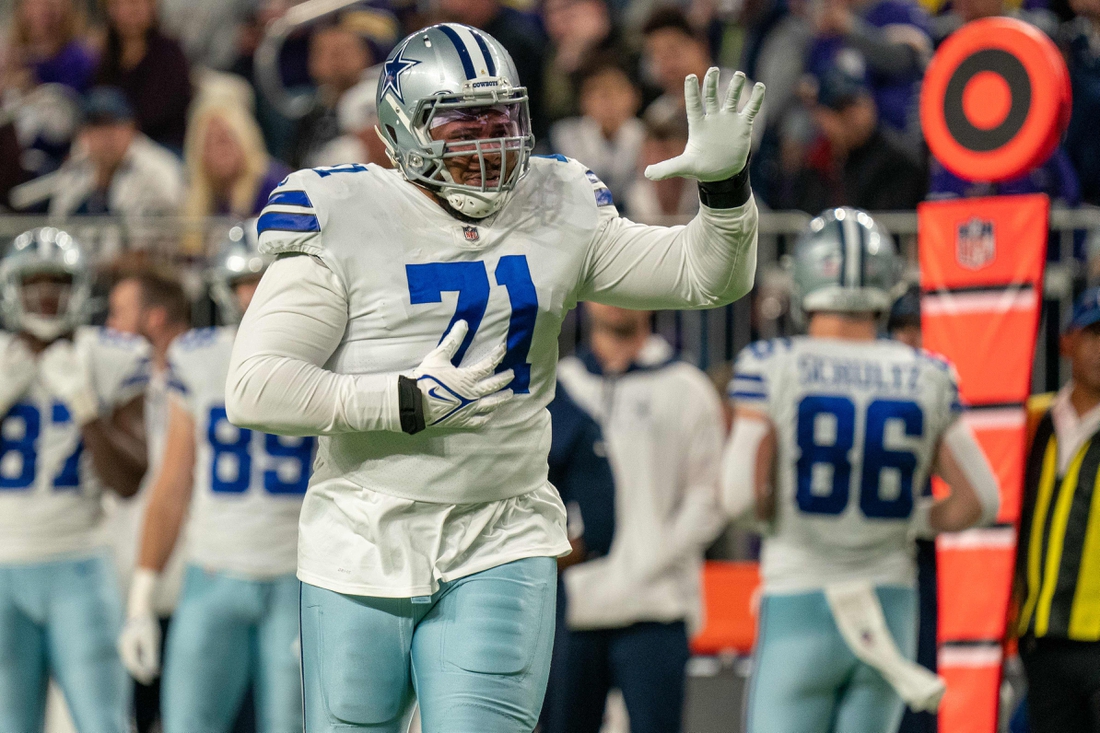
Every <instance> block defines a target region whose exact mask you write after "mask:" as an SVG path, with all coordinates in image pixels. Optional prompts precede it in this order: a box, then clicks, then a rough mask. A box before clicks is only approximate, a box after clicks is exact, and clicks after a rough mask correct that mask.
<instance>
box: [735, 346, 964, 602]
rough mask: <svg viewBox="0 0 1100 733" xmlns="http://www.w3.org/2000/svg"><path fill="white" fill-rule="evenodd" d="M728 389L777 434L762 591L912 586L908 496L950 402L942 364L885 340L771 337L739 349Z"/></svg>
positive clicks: (951, 415) (947, 371)
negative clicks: (862, 583) (863, 584)
mask: <svg viewBox="0 0 1100 733" xmlns="http://www.w3.org/2000/svg"><path fill="white" fill-rule="evenodd" d="M730 396H731V398H732V399H733V400H734V401H735V402H736V403H737V404H738V406H743V407H746V408H750V409H758V410H760V411H762V412H764V413H766V414H767V415H768V417H769V418H770V419H771V421H772V423H773V425H774V426H775V431H776V443H777V454H776V464H775V465H776V472H775V478H774V481H775V486H774V491H775V493H776V514H775V524H774V528H773V530H774V531H773V534H772V535H770V536H769V537H767V538H766V540H765V542H764V548H763V552H762V557H761V569H762V573H763V576H764V583H765V589H766V590H767V591H768V592H801V591H806V590H816V589H820V588H823V587H824V586H825V585H827V584H829V583H833V582H839V581H844V580H854V579H860V580H869V581H871V582H873V583H876V584H887V585H897V584H901V585H910V584H912V583H913V582H914V573H915V570H914V564H913V559H912V550H911V543H910V541H909V537H908V530H909V518H910V516H911V514H912V512H913V504H914V500H915V498H916V497H919V496H920V495H921V493H922V490H923V488H924V486H925V485H926V483H927V481H928V477H929V473H930V471H931V469H932V466H933V463H934V461H935V456H936V451H937V449H938V446H939V442H940V437H941V436H942V435H943V433H944V431H945V430H946V429H947V428H948V427H949V426H950V425H951V423H952V422H954V420H955V419H956V418H957V417H958V415H959V413H960V410H961V408H960V406H959V401H958V388H957V385H956V382H955V378H954V370H953V369H952V368H951V366H950V365H949V364H947V363H946V362H944V361H942V360H940V359H938V358H935V357H933V356H931V355H929V354H927V353H925V352H922V351H919V350H915V349H912V348H910V347H908V346H906V345H904V344H902V343H899V342H896V341H885V340H880V341H867V342H860V341H848V340H836V339H814V338H808V337H799V338H794V339H775V340H772V341H761V342H757V343H755V344H752V345H750V346H748V347H747V348H746V349H744V350H743V351H742V352H741V354H740V355H739V356H738V359H737V364H736V370H735V375H734V379H733V382H732V384H731V386H730ZM744 460H751V458H749V457H745V459H744Z"/></svg>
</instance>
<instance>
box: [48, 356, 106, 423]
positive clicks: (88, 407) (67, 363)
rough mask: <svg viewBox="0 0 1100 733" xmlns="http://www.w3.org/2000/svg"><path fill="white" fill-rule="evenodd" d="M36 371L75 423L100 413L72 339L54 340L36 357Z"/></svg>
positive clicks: (87, 370)
mask: <svg viewBox="0 0 1100 733" xmlns="http://www.w3.org/2000/svg"><path fill="white" fill-rule="evenodd" d="M38 373H39V376H40V377H41V378H42V384H43V385H45V387H46V390H47V391H49V393H50V394H51V395H53V396H54V397H56V398H57V399H58V400H60V401H61V402H62V403H64V404H65V405H66V406H67V407H68V408H69V413H70V414H71V415H72V416H73V420H74V421H75V422H76V424H77V425H84V424H85V423H89V422H91V421H92V420H95V419H96V418H97V417H98V416H99V399H98V398H97V397H96V393H95V389H93V388H92V374H91V369H90V365H89V364H88V363H87V360H85V359H82V358H81V356H80V354H79V353H77V350H76V347H75V346H73V344H72V342H71V341H67V340H64V339H59V340H57V341H54V342H53V343H52V344H50V345H49V346H48V347H46V350H45V351H43V352H42V355H41V356H40V357H39V359H38Z"/></svg>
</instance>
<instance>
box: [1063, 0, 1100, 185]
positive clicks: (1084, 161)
mask: <svg viewBox="0 0 1100 733" xmlns="http://www.w3.org/2000/svg"><path fill="white" fill-rule="evenodd" d="M1070 7H1072V8H1073V10H1074V12H1076V13H1077V17H1076V18H1074V19H1073V20H1072V21H1071V22H1069V23H1068V24H1066V26H1065V27H1064V28H1063V33H1062V40H1063V44H1062V45H1063V48H1064V51H1065V56H1066V62H1067V64H1068V65H1069V78H1070V82H1071V83H1072V85H1073V115H1072V117H1070V121H1069V130H1067V131H1066V138H1065V142H1064V143H1063V144H1064V145H1065V149H1066V152H1067V153H1068V154H1069V158H1070V160H1071V161H1072V162H1073V165H1074V167H1075V168H1076V170H1077V175H1078V178H1079V180H1080V184H1081V198H1082V200H1084V201H1086V202H1088V203H1090V204H1100V135H1097V134H1096V121H1097V120H1098V119H1100V0H1070Z"/></svg>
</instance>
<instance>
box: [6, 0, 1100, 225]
mask: <svg viewBox="0 0 1100 733" xmlns="http://www.w3.org/2000/svg"><path fill="white" fill-rule="evenodd" d="M295 4H296V3H295V2H294V1H293V0H0V23H2V24H3V25H4V26H5V27H6V30H5V31H4V32H3V34H2V40H0V202H2V204H0V206H4V205H6V207H7V208H8V209H9V210H15V211H26V212H43V213H44V212H49V213H51V214H59V215H74V214H112V215H120V216H140V215H148V214H165V213H168V214H178V213H182V214H186V215H191V216H204V215H212V214H221V215H232V216H237V217H247V216H250V215H253V214H256V213H258V212H259V210H260V208H261V207H262V206H263V204H264V202H265V201H266V197H267V194H268V193H269V192H270V190H271V189H272V188H273V187H274V185H276V184H277V183H278V182H279V181H280V180H281V179H282V177H283V176H284V175H286V173H287V172H288V171H289V170H291V169H295V168H302V167H316V166H322V165H335V164H344V163H367V162H374V163H379V164H382V165H386V164H387V161H386V155H385V149H384V147H383V145H382V144H381V142H380V140H379V139H378V138H377V136H376V135H375V134H374V130H373V127H374V123H375V109H374V97H375V86H376V82H377V78H378V67H379V64H380V63H381V62H382V61H383V60H384V59H385V57H386V54H387V53H388V52H389V51H390V50H391V49H392V47H393V45H394V44H395V43H396V42H397V41H398V40H399V39H400V38H401V37H402V36H403V35H404V34H405V33H406V32H409V31H411V30H414V29H416V28H418V27H422V26H423V25H425V24H428V23H431V22H435V21H442V20H447V21H458V22H462V23H467V24H470V25H473V26H476V27H479V28H482V29H484V30H486V31H487V32H489V33H490V34H492V35H494V36H495V37H497V38H498V39H499V40H500V41H501V42H502V43H503V44H504V46H505V47H506V48H508V50H509V51H510V52H511V54H512V56H513V58H514V59H515V60H516V64H517V66H518V69H519V73H520V77H521V78H522V79H523V81H524V83H525V84H526V86H527V88H528V89H529V92H530V105H531V111H532V117H533V123H534V128H535V134H536V137H537V140H538V147H539V152H542V153H560V154H564V155H567V156H571V157H575V158H578V159H580V160H581V161H583V162H585V163H586V164H587V165H588V166H590V167H591V168H592V169H593V170H594V171H595V172H596V174H597V175H599V176H600V177H601V178H602V179H603V180H604V181H605V182H606V183H607V185H608V187H609V188H610V190H611V192H612V194H613V196H614V198H615V200H616V202H617V203H618V204H619V207H620V209H621V210H622V211H623V212H624V213H625V214H626V215H628V216H630V217H632V218H634V219H637V220H641V221H647V222H658V221H662V220H665V219H667V218H669V217H677V216H684V215H690V214H692V213H693V209H694V208H695V207H697V206H698V197H697V196H696V195H695V192H694V185H693V184H692V183H691V182H688V181H683V180H680V179H673V180H669V181H662V182H659V183H654V182H650V181H648V180H646V179H645V178H644V177H642V176H641V175H640V173H639V172H640V170H642V169H644V167H645V166H646V165H647V164H649V163H652V162H655V161H657V160H661V159H664V158H666V157H669V156H671V155H674V154H677V153H679V152H680V151H681V150H682V149H683V146H684V143H685V140H686V136H687V127H686V119H685V116H684V114H683V80H684V77H685V76H686V75H688V74H697V75H699V76H700V77H701V76H702V75H703V73H704V72H705V70H706V69H707V67H708V66H711V65H717V66H719V67H720V68H721V69H722V70H723V77H725V78H728V77H729V76H730V75H732V73H733V71H734V70H738V69H740V70H743V71H744V72H745V73H746V74H747V75H748V76H749V78H750V79H752V80H755V81H762V82H764V83H765V84H766V85H767V87H768V98H767V102H766V105H765V109H764V113H763V115H764V120H763V123H764V124H758V125H757V127H758V129H759V133H758V139H757V140H756V143H755V145H756V147H755V150H754V153H753V158H752V163H751V165H752V167H753V185H754V188H755V190H756V194H757V198H758V201H759V202H760V203H761V204H763V205H765V206H767V207H769V208H772V209H801V210H803V211H806V212H811V213H816V212H818V211H820V210H822V209H823V208H826V207H830V206H839V205H851V206H857V207H861V208H865V209H870V210H891V209H910V208H912V207H914V206H915V205H916V203H917V202H918V201H921V200H923V199H925V198H928V197H933V198H935V197H949V196H968V195H980V194H987V193H1023V192H1037V191H1041V192H1045V193H1047V194H1049V195H1051V196H1052V198H1054V199H1055V200H1056V201H1060V202H1061V203H1064V204H1066V205H1070V206H1073V205H1076V204H1078V203H1079V202H1082V201H1083V202H1088V203H1100V136H1098V135H1096V134H1094V132H1090V131H1091V130H1093V129H1094V128H1093V127H1092V123H1093V121H1094V120H1096V119H1097V117H1098V113H1100V0H678V1H677V0H516V1H515V2H501V0H374V1H373V2H370V3H362V4H357V5H352V6H350V7H348V8H346V9H345V10H343V11H342V12H340V13H337V14H333V15H330V16H327V17H326V18H325V19H323V20H322V22H320V23H317V24H313V25H311V26H310V27H308V28H306V29H303V30H301V31H292V32H291V33H290V34H289V35H288V37H287V39H286V41H285V43H284V44H283V45H282V47H281V49H280V50H279V53H278V54H276V55H275V56H273V57H272V58H273V59H274V61H272V62H270V63H268V64H267V66H268V67H271V68H264V64H263V63H262V62H261V61H260V57H261V56H262V54H258V53H257V50H258V49H259V48H260V46H261V44H262V42H263V39H264V37H265V34H266V31H268V30H269V29H270V28H271V26H272V24H275V23H278V22H279V21H280V19H285V18H286V17H287V15H286V14H287V12H288V10H289V9H290V8H291V7H292V6H293V5H295ZM996 15H1009V16H1013V17H1016V18H1020V19H1023V20H1025V21H1027V22H1030V23H1033V24H1034V25H1035V26H1037V27H1038V28H1040V29H1042V30H1043V31H1044V32H1045V33H1047V34H1049V35H1050V36H1051V37H1052V38H1054V39H1055V40H1056V41H1057V42H1058V43H1059V44H1060V46H1061V48H1062V49H1063V50H1064V53H1065V58H1066V60H1067V62H1068V64H1069V68H1070V74H1071V79H1072V84H1073V115H1072V121H1071V123H1070V128H1069V133H1068V134H1067V135H1066V137H1065V140H1064V141H1063V144H1062V146H1061V147H1059V148H1058V149H1057V150H1056V151H1055V152H1054V154H1053V155H1052V156H1051V158H1050V159H1049V160H1047V161H1046V162H1044V163H1043V164H1042V165H1040V166H1038V167H1037V168H1036V169H1035V170H1033V171H1031V172H1030V173H1028V174H1027V175H1025V176H1023V177H1021V178H1020V179H1017V180H1014V181H1009V182H1007V183H1002V184H997V185H993V184H989V183H987V182H982V181H964V180H960V179H958V178H957V177H955V176H953V175H952V174H951V173H949V172H948V171H947V170H945V169H944V168H943V166H941V165H940V164H939V163H938V161H936V160H934V159H930V157H929V155H928V153H927V148H926V146H925V145H924V142H923V140H922V137H921V132H920V126H919V119H918V117H919V115H918V110H917V107H918V100H919V92H920V84H921V78H922V75H923V73H924V70H925V67H926V66H927V64H928V61H929V59H930V58H931V56H932V53H933V52H934V50H935V48H936V45H937V44H938V43H939V42H940V41H942V40H943V39H944V38H945V37H946V36H947V35H949V34H950V33H951V32H952V31H953V30H954V29H956V28H958V27H959V26H960V25H961V24H963V23H965V22H967V21H971V20H974V19H977V18H982V17H988V16H996ZM272 73H274V75H275V77H276V78H277V79H278V80H279V83H277V84H276V85H275V86H276V92H275V93H273V92H272V91H271V85H270V84H268V85H266V86H265V85H264V84H262V83H261V80H262V79H264V78H265V76H266V77H271V75H272ZM265 89H267V91H266V92H265V91H264V90H265ZM286 99H292V101H293V103H294V104H293V105H290V104H286V103H284V102H285V100H286ZM281 100H282V101H281ZM291 107H293V109H291Z"/></svg>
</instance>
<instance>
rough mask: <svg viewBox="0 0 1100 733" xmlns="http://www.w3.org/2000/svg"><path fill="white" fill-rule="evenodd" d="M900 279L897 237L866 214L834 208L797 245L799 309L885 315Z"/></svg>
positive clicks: (795, 295)
mask: <svg viewBox="0 0 1100 733" xmlns="http://www.w3.org/2000/svg"><path fill="white" fill-rule="evenodd" d="M900 275H901V267H900V261H899V259H898V256H897V253H896V251H895V249H894V239H893V237H891V236H890V233H889V232H887V231H886V229H885V228H884V227H883V226H882V225H881V224H879V223H878V222H876V221H875V220H874V219H872V218H871V215H870V214H868V213H867V212H866V211H861V210H859V209H852V208H849V207H847V206H845V207H841V208H838V209H829V210H827V211H824V212H822V213H821V214H820V215H819V216H817V217H816V218H815V219H813V220H812V221H811V222H810V224H809V226H808V227H807V228H806V230H805V231H804V232H803V233H802V236H801V237H799V239H798V242H797V243H796V244H795V250H794V293H793V298H792V301H793V303H794V304H795V306H796V307H795V309H794V311H795V313H796V314H797V315H798V316H801V315H802V314H803V313H812V312H814V311H835V312H842V313H878V314H881V313H885V312H887V311H889V310H890V304H891V303H892V302H893V299H894V296H895V295H896V293H894V292H893V290H894V289H895V288H896V286H897V284H898V280H899V278H900ZM799 311H801V312H799Z"/></svg>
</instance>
